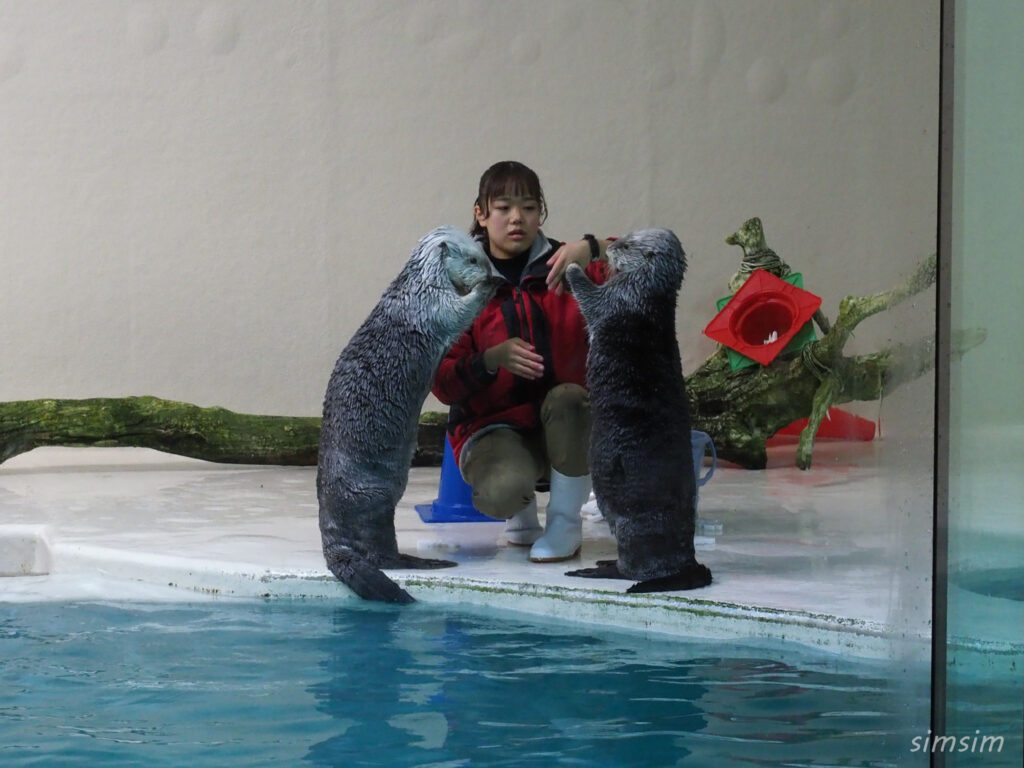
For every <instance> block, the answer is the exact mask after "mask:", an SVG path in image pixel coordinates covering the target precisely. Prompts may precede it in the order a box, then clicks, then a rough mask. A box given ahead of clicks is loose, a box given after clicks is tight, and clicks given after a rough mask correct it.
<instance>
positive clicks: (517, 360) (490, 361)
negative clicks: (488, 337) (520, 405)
mask: <svg viewBox="0 0 1024 768" xmlns="http://www.w3.org/2000/svg"><path fill="white" fill-rule="evenodd" d="M484 365H485V366H487V370H488V371H497V370H498V368H499V367H501V368H504V369H505V370H507V371H508V372H509V373H511V374H512V375H514V376H521V377H522V378H524V379H539V378H540V377H541V376H543V375H544V358H543V357H541V356H540V355H538V354H537V351H536V349H534V347H533V345H532V344H529V343H527V342H525V341H523V340H522V339H520V338H519V337H516V338H512V339H509V340H508V341H503V342H501V344H495V345H494V346H493V347H491V348H490V349H488V350H486V351H485V352H484Z"/></svg>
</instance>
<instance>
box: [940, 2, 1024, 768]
mask: <svg viewBox="0 0 1024 768" xmlns="http://www.w3.org/2000/svg"><path fill="white" fill-rule="evenodd" d="M955 25H956V32H955V43H956V46H955V54H954V57H955V63H954V75H953V77H954V97H953V98H954V109H953V111H954V123H953V167H952V168H953V197H952V221H951V224H952V227H951V241H952V254H951V261H952V263H951V270H950V282H951V285H950V306H951V317H950V326H951V328H952V335H951V346H952V356H951V362H950V382H949V394H950V413H949V418H950V425H949V440H950V446H949V448H950V456H949V518H948V536H949V548H948V563H949V565H948V568H949V574H948V575H949V580H948V586H947V599H948V606H947V619H946V622H947V641H948V644H947V650H946V660H947V682H946V724H945V729H944V730H945V733H943V734H932V736H933V741H932V751H933V753H943V754H944V758H945V764H946V765H972V766H973V765H982V764H983V765H1012V766H1020V765H1021V760H1022V746H1021V723H1022V719H1024V712H1022V702H1024V690H1022V680H1024V650H1022V649H1024V514H1022V511H1021V510H1022V499H1024V473H1022V472H1021V467H1020V461H1021V456H1022V454H1024V395H1022V388H1021V381H1022V379H1024V355H1021V354H1020V341H1019V339H1020V329H1021V324H1022V321H1024V309H1022V308H1024V302H1022V301H1021V295H1020V294H1021V291H1022V290H1024V260H1022V259H1021V257H1020V253H1019V248H1020V243H1021V242H1024V79H1022V75H1021V73H1022V72H1024V47H1022V46H1021V44H1020V40H1021V38H1022V37H1024V4H1022V3H1020V2H1019V0H989V1H988V2H983V3H979V2H958V3H957V4H956V6H955ZM979 329H983V331H984V333H983V340H981V338H982V333H981V332H980V331H979ZM979 340H980V341H981V343H980V344H978V346H975V347H973V348H971V349H970V350H969V351H966V352H963V350H964V349H965V347H968V346H970V345H972V344H974V343H976V342H978V341H979ZM958 351H959V352H958ZM961 352H962V355H961V354H960V353H961ZM937 739H942V741H941V742H940V743H937ZM979 753H984V754H983V756H981V757H979ZM982 761H983V762H982Z"/></svg>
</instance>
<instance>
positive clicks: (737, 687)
mask: <svg viewBox="0 0 1024 768" xmlns="http://www.w3.org/2000/svg"><path fill="white" fill-rule="evenodd" d="M927 677H928V675H927V669H922V668H907V667H905V666H899V665H894V664H890V663H877V664H870V663H853V662H850V661H844V660H843V659H841V658H837V657H835V656H825V655H821V656H816V655H812V654H810V653H808V652H805V651H803V650H799V649H793V648H784V647H774V648H772V649H770V650H769V649H764V648H760V649H759V648H757V647H751V646H746V647H744V646H732V645H728V644H699V643H689V642H679V641H675V640H665V639H660V640H651V639H645V638H643V637H638V636H632V635H627V634H614V633H610V634H609V633H598V632H597V631H587V630H586V629H583V630H581V629H580V628H579V627H578V626H576V627H572V628H568V629H566V628H564V627H558V626H556V625H554V624H553V623H540V622H535V621H531V620H522V619H519V618H517V617H511V616H510V615H509V614H501V615H491V614H485V613H458V612H452V611H450V610H441V609H438V608H434V607H430V606H425V605H422V604H416V605H412V606H405V607H402V608H401V609H394V608H390V607H388V608H380V607H376V606H370V607H362V606H360V607H349V606H345V607H337V606H331V605H329V604H327V603H321V602H306V601H295V602H291V601H275V602H266V603H259V602H232V601H216V602H210V603H197V604H192V605H167V604H144V605H133V604H126V605H116V604H79V603H75V604H69V603H41V604H15V605H10V604H9V605H3V604H0V679H2V687H0V765H4V766H29V765H40V766H48V767H50V766H127V765H132V766H141V765H144V766H147V767H152V766H176V767H177V766H186V765H187V766H214V765H215V766H221V767H225V766H247V767H249V766H259V765H296V766H302V765H313V766H364V765H365V766H433V767H435V768H441V767H445V768H448V767H454V766H471V765H472V766H476V765H488V766H546V767H550V766H558V765H566V766H602V767H608V766H673V765H687V766H716V767H717V766H734V765H735V766H760V765H763V766H778V765H794V766H825V765H851V766H890V765H891V766H895V765H899V766H907V765H925V764H926V761H925V760H924V758H923V756H921V755H920V754H914V753H911V740H912V738H913V737H914V736H916V735H924V733H925V731H926V728H927V725H926V723H927V706H928V705H927V689H926V688H924V687H923V686H924V685H926V682H927ZM922 723H924V725H922ZM987 764H989V763H986V765H987ZM992 764H996V763H992Z"/></svg>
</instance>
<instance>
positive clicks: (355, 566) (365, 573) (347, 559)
mask: <svg viewBox="0 0 1024 768" xmlns="http://www.w3.org/2000/svg"><path fill="white" fill-rule="evenodd" d="M324 554H325V558H324V559H325V560H326V561H327V567H328V568H330V570H331V573H333V574H334V575H335V576H336V577H337V578H338V581H340V582H342V583H343V584H345V585H346V586H348V588H349V589H351V590H352V591H353V592H355V593H356V594H357V595H359V597H361V598H363V599H364V600H376V601H377V602H381V603H403V604H406V603H415V602H416V600H415V599H414V598H413V596H412V595H410V594H409V593H408V592H406V591H405V590H404V589H402V588H401V587H400V586H398V585H397V584H395V582H393V581H392V580H391V579H389V578H388V576H387V574H386V573H384V571H382V570H380V568H376V567H374V566H373V565H371V564H370V563H369V562H367V561H366V559H364V558H363V557H360V556H359V555H357V554H356V553H355V552H353V551H352V550H351V549H334V550H333V551H330V552H325V553H324Z"/></svg>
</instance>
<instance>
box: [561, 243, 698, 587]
mask: <svg viewBox="0 0 1024 768" xmlns="http://www.w3.org/2000/svg"><path fill="white" fill-rule="evenodd" d="M607 258H608V264H609V267H610V270H609V271H610V273H611V277H610V278H609V279H608V282H606V283H605V284H604V285H603V286H600V287H599V286H596V285H594V283H592V282H591V281H590V279H589V278H587V276H586V274H584V272H583V270H582V269H580V268H579V267H578V266H576V265H570V266H569V268H568V270H567V271H566V278H567V279H568V281H569V285H570V286H571V288H572V291H573V294H574V295H575V297H576V300H577V301H578V302H579V305H580V310H581V311H582V313H583V317H584V319H585V320H586V321H587V330H588V332H589V334H590V353H589V356H588V358H587V385H588V387H589V388H590V410H591V414H592V415H593V420H594V423H593V427H592V430H591V435H590V471H591V476H592V478H593V483H594V494H595V495H596V497H597V504H598V507H599V508H600V509H601V512H602V513H603V514H604V516H605V518H607V520H608V523H609V525H610V526H611V529H612V533H613V534H614V535H615V542H616V544H617V545H618V560H608V561H600V562H598V564H597V567H596V568H585V569H583V570H579V571H572V572H570V573H569V574H568V575H570V576H587V577H591V578H619V579H632V580H636V581H638V582H639V583H637V584H634V585H633V586H631V587H630V588H629V590H628V591H629V592H657V591H665V590H675V589H693V588H695V587H704V586H707V585H708V584H710V583H711V571H710V570H708V569H707V568H706V567H705V566H703V565H701V564H700V563H698V562H697V560H696V559H695V557H694V548H693V534H694V527H695V525H696V516H697V509H696V496H697V488H696V479H695V478H694V475H693V469H692V467H693V464H692V458H691V448H690V413H689V401H688V398H687V395H686V384H685V382H684V380H683V371H682V362H681V360H680V357H679V345H678V344H677V342H676V326H675V315H676V298H677V295H678V293H679V288H680V286H681V285H682V282H683V272H685V270H686V257H685V255H684V253H683V249H682V246H681V245H680V244H679V240H678V239H677V238H676V236H675V235H674V234H673V233H672V232H670V231H669V230H667V229H645V230H640V231H637V232H632V233H630V234H629V235H627V236H626V237H624V238H622V239H621V240H616V241H615V242H614V243H612V244H611V245H610V246H609V247H608V256H607Z"/></svg>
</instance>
